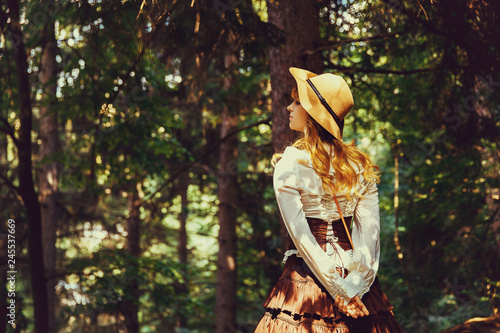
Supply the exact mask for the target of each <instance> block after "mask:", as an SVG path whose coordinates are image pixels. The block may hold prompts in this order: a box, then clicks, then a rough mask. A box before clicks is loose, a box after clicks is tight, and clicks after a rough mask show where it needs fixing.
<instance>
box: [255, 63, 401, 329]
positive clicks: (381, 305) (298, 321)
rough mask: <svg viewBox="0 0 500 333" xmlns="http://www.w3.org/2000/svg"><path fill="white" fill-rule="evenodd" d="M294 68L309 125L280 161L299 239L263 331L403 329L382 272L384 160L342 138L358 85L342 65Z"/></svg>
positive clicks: (297, 111)
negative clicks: (353, 86) (320, 70)
mask: <svg viewBox="0 0 500 333" xmlns="http://www.w3.org/2000/svg"><path fill="white" fill-rule="evenodd" d="M290 72H291V73H292V75H293V76H294V78H295V80H296V82H297V87H296V88H295V89H294V90H293V91H292V98H293V99H294V101H293V102H292V104H290V105H289V106H288V108H287V109H288V111H289V112H290V128H291V129H293V130H296V131H299V132H302V133H303V135H302V136H301V138H299V139H298V140H297V141H296V142H295V143H294V144H293V145H292V146H291V147H287V148H286V149H285V151H284V153H283V154H277V155H275V156H274V157H273V161H275V162H276V161H277V162H276V163H275V171H274V189H275V193H276V198H277V201H278V206H279V209H280V211H281V214H282V217H283V221H284V223H285V225H286V228H287V230H288V234H289V236H290V239H291V241H292V242H290V246H289V250H288V251H286V253H285V258H284V262H285V268H284V271H283V274H282V276H281V278H280V279H279V281H278V282H277V283H276V285H275V286H274V288H273V290H272V291H271V293H270V295H269V296H268V298H267V300H266V302H265V303H264V307H265V308H266V313H265V315H264V316H263V317H262V319H261V321H260V322H259V324H258V326H257V328H256V330H255V332H257V333H260V332H322V333H327V332H335V333H348V332H356V333H361V332H370V333H372V332H380V333H382V332H384V333H385V332H402V329H401V327H400V326H399V324H398V323H397V321H396V319H395V318H394V316H393V314H392V305H391V304H390V303H389V301H388V299H387V297H386V296H385V295H384V293H383V292H382V290H381V289H380V284H379V282H378V279H377V277H376V273H377V269H378V264H379V253H380V246H379V240H380V218H379V202H378V191H377V185H376V183H377V182H379V176H378V167H377V166H376V165H374V164H372V162H371V161H370V158H369V157H368V156H367V155H366V154H364V153H363V152H361V151H360V150H359V149H358V148H357V147H355V145H354V144H353V143H351V144H344V143H343V142H342V131H343V126H344V118H345V116H346V115H347V114H348V112H349V111H350V110H351V108H352V106H353V99H352V95H351V91H350V90H349V87H348V86H347V84H346V82H345V81H344V80H343V79H342V78H341V77H340V76H337V75H333V74H322V75H316V74H314V73H311V72H309V71H306V70H303V69H299V68H290ZM351 222H352V231H350V232H347V230H349V229H351Z"/></svg>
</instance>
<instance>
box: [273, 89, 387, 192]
mask: <svg viewBox="0 0 500 333" xmlns="http://www.w3.org/2000/svg"><path fill="white" fill-rule="evenodd" d="M291 95H292V98H293V99H294V100H296V101H299V96H298V93H297V89H296V88H294V89H293V90H292V94H291ZM292 146H293V147H296V148H298V149H304V150H306V151H307V152H308V153H309V155H310V156H311V161H312V165H313V169H314V171H316V173H317V174H318V175H319V176H320V177H321V181H322V183H323V188H324V189H325V191H326V192H329V191H331V190H333V191H334V192H343V193H344V194H345V195H346V196H347V199H348V200H351V199H352V198H351V196H350V193H351V191H352V189H354V193H355V194H357V195H360V194H359V193H358V192H357V191H356V187H357V183H358V176H357V174H358V173H359V170H358V169H357V168H356V167H355V166H362V167H363V169H364V171H363V177H364V178H365V179H366V180H367V181H371V182H375V183H379V182H380V171H379V167H378V166H377V165H375V164H373V163H372V161H371V159H370V157H368V155H367V154H365V153H364V152H362V151H361V150H360V149H359V148H358V147H356V145H355V143H354V140H353V141H351V143H343V142H342V141H340V140H337V139H336V138H335V137H334V136H333V135H331V134H330V133H329V132H328V131H327V130H326V129H325V128H324V127H323V126H321V125H320V124H318V123H317V122H316V120H314V119H313V118H312V117H311V116H309V114H308V115H307V123H306V127H305V129H304V133H303V134H302V135H301V136H300V137H299V138H298V139H297V140H296V141H295V142H294V143H293V144H292ZM281 156H282V153H278V154H274V155H273V158H272V164H273V165H275V164H276V163H277V162H278V161H279V160H280V159H281ZM332 166H333V169H334V170H335V176H331V175H330V167H332Z"/></svg>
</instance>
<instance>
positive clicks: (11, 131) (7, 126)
mask: <svg viewBox="0 0 500 333" xmlns="http://www.w3.org/2000/svg"><path fill="white" fill-rule="evenodd" d="M0 121H1V122H2V123H3V124H4V125H5V127H3V126H0V131H2V132H4V133H5V134H7V135H8V136H10V138H11V139H12V141H14V144H15V145H16V146H18V143H19V142H18V140H17V138H16V135H15V133H14V129H13V128H12V126H11V125H10V124H9V121H8V120H7V119H6V118H4V117H2V116H0Z"/></svg>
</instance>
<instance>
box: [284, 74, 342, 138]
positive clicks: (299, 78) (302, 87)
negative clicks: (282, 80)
mask: <svg viewBox="0 0 500 333" xmlns="http://www.w3.org/2000/svg"><path fill="white" fill-rule="evenodd" d="M289 71H290V73H291V74H292V76H293V77H294V79H295V81H296V82H297V92H298V95H299V99H300V104H301V105H302V107H303V108H304V109H305V110H306V112H307V113H308V114H309V115H310V116H311V117H312V118H313V119H314V120H315V121H316V122H317V123H319V124H320V125H321V126H323V128H325V129H326V130H327V131H328V132H329V133H330V134H331V135H333V136H334V137H335V138H336V139H338V140H340V141H342V131H341V129H340V128H339V126H338V125H337V123H336V122H335V121H334V120H333V117H332V115H330V114H329V113H328V111H327V110H326V108H325V107H324V106H323V105H322V104H321V103H320V102H319V99H318V97H317V96H316V94H315V92H314V91H313V90H312V88H311V86H310V85H309V84H308V83H307V80H308V79H312V78H315V77H317V76H318V75H317V74H315V73H313V72H310V71H307V70H305V69H301V68H296V67H290V69H289ZM313 101H314V103H313Z"/></svg>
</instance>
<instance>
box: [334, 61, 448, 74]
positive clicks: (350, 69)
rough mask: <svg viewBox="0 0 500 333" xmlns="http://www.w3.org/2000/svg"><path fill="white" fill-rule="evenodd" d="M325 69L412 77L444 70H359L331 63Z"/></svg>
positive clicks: (437, 68)
mask: <svg viewBox="0 0 500 333" xmlns="http://www.w3.org/2000/svg"><path fill="white" fill-rule="evenodd" d="M325 68H328V69H333V70H335V71H336V72H339V73H372V74H396V75H412V74H419V73H429V72H437V71H441V70H443V68H441V67H435V68H419V69H409V70H396V69H377V68H359V67H346V66H337V65H334V64H333V63H331V62H329V63H328V65H327V66H325Z"/></svg>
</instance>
